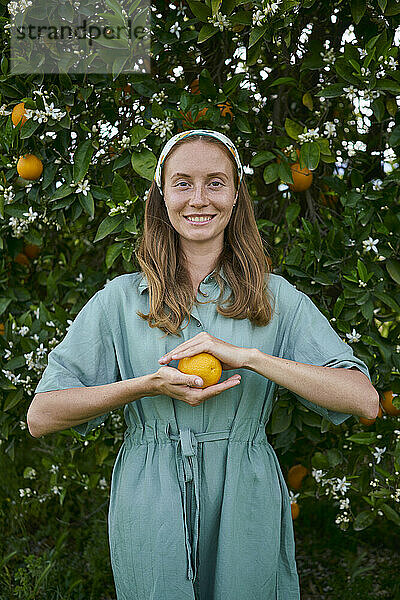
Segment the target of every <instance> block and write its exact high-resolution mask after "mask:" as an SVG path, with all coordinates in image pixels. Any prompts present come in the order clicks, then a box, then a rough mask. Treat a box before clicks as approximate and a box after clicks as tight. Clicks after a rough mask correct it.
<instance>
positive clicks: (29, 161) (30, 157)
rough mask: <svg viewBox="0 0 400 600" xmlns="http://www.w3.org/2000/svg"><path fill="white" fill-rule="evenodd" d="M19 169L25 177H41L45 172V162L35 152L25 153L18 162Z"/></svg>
mask: <svg viewBox="0 0 400 600" xmlns="http://www.w3.org/2000/svg"><path fill="white" fill-rule="evenodd" d="M17 171H18V175H20V176H21V177H22V178H23V179H28V180H35V179H39V177H40V176H41V174H42V173H43V163H42V161H41V160H40V158H38V157H37V156H35V155H34V154H24V155H23V156H20V158H19V160H18V162H17Z"/></svg>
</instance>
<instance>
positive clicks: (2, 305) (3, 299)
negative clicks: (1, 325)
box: [0, 297, 12, 315]
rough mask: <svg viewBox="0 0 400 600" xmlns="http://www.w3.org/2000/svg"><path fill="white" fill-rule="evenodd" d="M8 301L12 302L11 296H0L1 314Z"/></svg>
mask: <svg viewBox="0 0 400 600" xmlns="http://www.w3.org/2000/svg"><path fill="white" fill-rule="evenodd" d="M10 302H12V299H11V298H4V297H3V298H0V315H2V314H3V312H4V311H5V310H6V308H7V306H8V305H9V304H10Z"/></svg>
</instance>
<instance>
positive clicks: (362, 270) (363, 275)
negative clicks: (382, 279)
mask: <svg viewBox="0 0 400 600" xmlns="http://www.w3.org/2000/svg"><path fill="white" fill-rule="evenodd" d="M357 271H358V274H359V276H360V279H361V280H362V281H367V276H368V269H367V267H366V266H365V265H364V263H363V262H362V261H361V260H360V259H359V258H358V259H357Z"/></svg>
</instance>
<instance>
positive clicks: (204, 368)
mask: <svg viewBox="0 0 400 600" xmlns="http://www.w3.org/2000/svg"><path fill="white" fill-rule="evenodd" d="M178 369H179V371H181V373H186V375H197V376H198V377H201V378H202V380H203V385H202V386H201V389H204V388H206V387H208V386H210V385H215V384H216V383H218V381H219V380H220V377H221V374H222V365H221V363H220V361H219V360H218V358H215V356H213V355H212V354H209V353H208V352H200V353H199V354H195V355H194V356H187V357H185V358H181V360H180V361H179V363H178Z"/></svg>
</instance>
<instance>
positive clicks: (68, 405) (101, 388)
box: [27, 373, 156, 437]
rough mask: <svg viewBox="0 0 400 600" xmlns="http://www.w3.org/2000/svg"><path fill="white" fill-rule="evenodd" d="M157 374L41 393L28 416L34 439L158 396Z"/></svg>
mask: <svg viewBox="0 0 400 600" xmlns="http://www.w3.org/2000/svg"><path fill="white" fill-rule="evenodd" d="M154 381H155V378H154V374H153V373H151V374H149V375H144V376H143V377H135V378H133V379H125V380H124V381H116V382H114V383H108V384H106V385H96V386H91V387H79V388H69V389H66V390H56V391H51V392H41V393H38V394H36V395H35V396H34V398H33V400H32V402H31V405H30V406H29V409H28V413H27V423H28V429H29V432H30V434H31V435H32V436H33V437H41V436H42V435H46V434H47V433H53V432H55V431H61V430H63V429H69V428H70V427H74V426H75V425H80V424H81V423H86V421H89V420H90V419H95V418H96V417H100V416H102V415H104V414H106V413H108V412H110V411H112V410H115V409H117V408H120V407H121V406H123V405H124V404H127V403H128V402H133V401H134V400H137V399H138V398H143V397H144V396H153V395H155V393H156V390H155V385H154Z"/></svg>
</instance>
